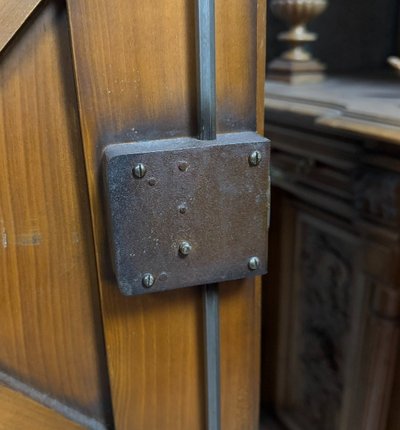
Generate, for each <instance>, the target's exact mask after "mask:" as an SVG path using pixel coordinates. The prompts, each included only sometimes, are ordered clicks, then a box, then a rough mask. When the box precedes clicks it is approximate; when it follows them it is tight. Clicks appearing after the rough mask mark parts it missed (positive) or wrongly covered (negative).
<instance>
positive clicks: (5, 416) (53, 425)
mask: <svg viewBox="0 0 400 430" xmlns="http://www.w3.org/2000/svg"><path fill="white" fill-rule="evenodd" d="M27 429H29V430H78V429H83V427H81V426H80V425H78V424H76V423H74V422H72V421H70V420H68V419H67V418H65V417H63V416H62V415H60V414H58V413H57V412H55V411H53V410H52V409H49V408H46V407H45V406H42V405H41V404H39V403H37V402H35V401H33V400H31V399H30V398H29V397H26V396H24V395H22V394H20V393H18V392H16V391H14V390H11V389H10V388H7V387H5V386H4V385H0V430H27Z"/></svg>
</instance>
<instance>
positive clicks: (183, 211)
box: [178, 203, 187, 214]
mask: <svg viewBox="0 0 400 430" xmlns="http://www.w3.org/2000/svg"><path fill="white" fill-rule="evenodd" d="M178 209H179V213H181V214H185V213H186V211H187V207H186V205H185V203H182V204H181V205H179V206H178Z"/></svg>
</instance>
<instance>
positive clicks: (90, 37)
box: [68, 0, 265, 430]
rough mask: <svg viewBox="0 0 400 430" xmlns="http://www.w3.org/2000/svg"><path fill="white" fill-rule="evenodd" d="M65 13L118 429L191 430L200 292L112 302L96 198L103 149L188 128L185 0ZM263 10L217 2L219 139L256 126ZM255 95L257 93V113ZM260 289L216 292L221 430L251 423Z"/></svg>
mask: <svg viewBox="0 0 400 430" xmlns="http://www.w3.org/2000/svg"><path fill="white" fill-rule="evenodd" d="M68 6H69V13H70V21H71V33H72V41H73V48H74V60H75V66H76V79H77V84H78V96H79V103H80V111H81V123H82V132H83V141H84V148H85V158H86V168H87V175H88V181H89V189H90V200H91V210H92V216H93V226H94V231H95V242H96V249H97V258H98V267H99V278H100V280H101V295H102V308H103V319H104V330H105V337H106V344H107V352H108V363H109V368H110V379H111V389H112V398H113V407H114V416H115V422H116V427H117V429H118V430H122V429H128V428H129V429H143V428H149V429H150V428H163V429H165V430H168V429H174V430H186V429H191V430H196V429H199V430H200V429H202V428H204V415H205V410H204V379H203V358H202V356H203V334H202V312H201V298H200V290H199V288H190V289H186V290H182V291H176V292H169V293H162V294H157V295H149V296H147V297H136V298H126V297H123V296H121V295H120V293H119V292H118V290H117V287H116V285H115V282H114V276H113V274H112V270H111V267H110V259H109V252H108V249H107V241H106V231H105V222H104V216H103V206H102V201H101V192H100V191H101V182H100V162H101V151H102V149H103V148H104V146H105V145H107V144H109V143H116V142H121V141H135V140H139V139H141V140H146V139H150V138H160V137H167V136H170V137H173V136H184V135H194V134H195V132H196V130H195V123H196V78H195V40H194V37H195V34H194V2H187V1H184V0H178V1H176V0H168V1H164V2H159V1H155V0H151V1H147V2H142V1H138V0H137V1H131V0H118V1H113V2H109V1H106V0H99V1H96V2H92V1H87V0H73V1H69V2H68ZM257 6H259V9H258V10H257ZM264 6H265V4H264V1H261V2H259V4H258V2H255V1H252V0H236V1H234V2H229V3H228V2H226V1H222V0H219V1H217V5H216V26H217V29H218V30H217V41H216V43H217V99H218V130H219V131H220V132H223V131H233V130H242V129H252V130H254V129H255V128H256V88H257V85H258V88H261V86H260V84H259V83H258V84H257V82H256V80H257V78H256V77H258V79H261V78H263V73H262V68H263V67H264V66H263V64H261V63H260V64H259V65H258V64H257V58H256V57H257V55H256V53H257V49H256V48H257V34H258V35H259V38H260V40H259V43H260V45H261V46H262V45H263V40H264V37H265V31H263V30H264V28H263V20H262V19H261V18H258V15H257V14H258V13H259V14H261V16H262V14H265V9H264ZM257 20H258V22H259V27H258V29H257ZM238 29H240V31H238ZM257 66H258V67H259V68H258V72H257ZM257 73H258V74H257ZM259 92H260V91H259ZM262 99H263V96H262V95H261V94H259V95H258V98H257V102H258V109H262V108H260V104H261V103H262ZM259 122H260V121H259ZM261 127H262V126H261V125H259V129H261ZM259 292H260V286H258V287H254V286H253V281H246V282H244V281H243V282H240V283H232V284H230V285H227V286H222V287H221V321H222V327H221V345H222V357H223V359H222V375H223V377H222V393H223V396H222V401H223V404H222V416H223V429H227V430H228V429H229V430H235V429H241V428H243V427H244V426H245V427H246V428H256V426H257V422H258V366H257V360H258V359H257V357H258V353H259V344H258V343H259Z"/></svg>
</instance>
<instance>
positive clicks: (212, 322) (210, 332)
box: [203, 284, 221, 430]
mask: <svg viewBox="0 0 400 430" xmlns="http://www.w3.org/2000/svg"><path fill="white" fill-rule="evenodd" d="M218 302H219V300H218V285H217V284H210V285H204V287H203V309H204V317H203V318H204V345H205V351H204V362H205V374H206V395H207V399H206V401H207V429H208V430H219V429H220V425H221V417H220V413H221V412H220V410H221V407H220V371H219V370H220V367H219V363H220V360H219V303H218Z"/></svg>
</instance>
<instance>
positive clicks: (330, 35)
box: [262, 0, 400, 430]
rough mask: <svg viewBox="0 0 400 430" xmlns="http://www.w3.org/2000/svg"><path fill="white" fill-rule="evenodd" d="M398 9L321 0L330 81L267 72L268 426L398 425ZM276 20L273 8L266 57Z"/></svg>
mask: <svg viewBox="0 0 400 430" xmlns="http://www.w3.org/2000/svg"><path fill="white" fill-rule="evenodd" d="M398 6H399V5H398V2H397V1H395V0H385V1H383V2H377V1H375V0H367V1H361V0H353V1H351V2H348V1H345V0H337V1H335V2H333V1H332V2H330V4H329V7H328V9H327V10H326V11H325V12H324V13H323V14H322V15H321V16H320V17H318V18H317V19H315V21H313V22H311V23H310V30H311V31H314V32H316V33H318V35H319V40H318V42H316V43H315V44H314V46H313V47H312V49H313V54H314V56H315V57H316V58H318V59H319V60H321V61H322V62H323V63H325V64H326V65H327V68H328V73H327V77H326V79H325V80H324V81H323V82H320V83H313V84H305V85H288V84H284V83H279V82H276V81H272V80H269V79H268V76H267V82H266V86H265V95H266V112H265V133H266V135H267V136H268V137H269V138H270V139H271V141H272V148H273V152H272V171H271V175H272V213H271V230H270V231H271V236H270V263H269V266H270V269H269V274H268V276H267V277H266V278H265V280H264V291H263V358H262V364H263V367H262V372H263V377H262V405H263V408H262V409H263V410H264V411H268V413H269V415H270V416H272V417H275V421H276V425H278V428H282V429H289V430H350V429H351V430H399V429H400V353H399V328H400V327H399V323H400V270H399V268H400V247H399V245H400V242H399V241H400V235H399V232H400V79H399V77H398V75H397V74H396V72H395V71H394V70H393V71H391V70H390V68H389V66H388V65H387V58H388V57H389V56H390V55H397V56H398V53H399V37H398V23H399V19H398V16H399V15H398ZM284 28H285V27H284V25H283V24H282V23H281V22H280V21H278V20H276V19H274V17H273V16H272V14H270V15H269V33H268V44H269V45H268V57H269V59H274V58H277V57H279V55H280V54H281V52H282V51H283V50H284V49H285V47H284V46H282V43H280V42H278V41H277V38H276V36H277V34H278V33H279V32H281V31H282V30H283V29H284Z"/></svg>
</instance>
